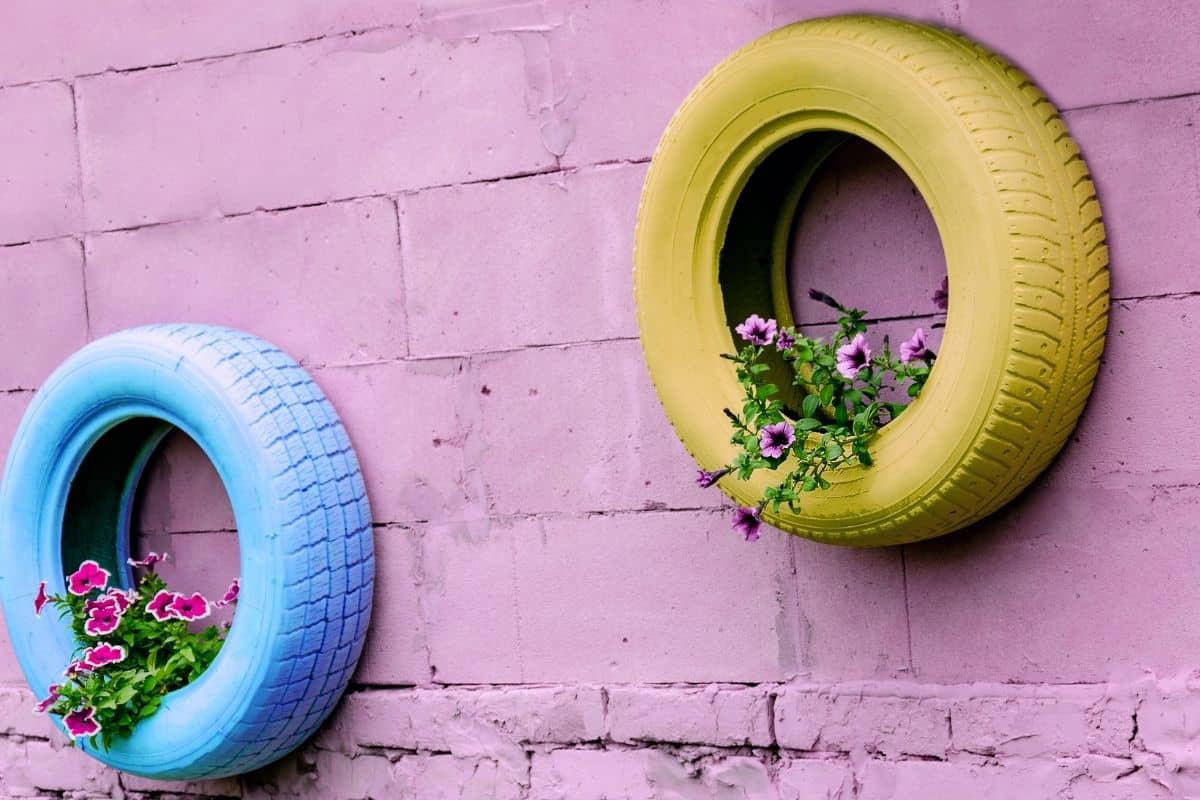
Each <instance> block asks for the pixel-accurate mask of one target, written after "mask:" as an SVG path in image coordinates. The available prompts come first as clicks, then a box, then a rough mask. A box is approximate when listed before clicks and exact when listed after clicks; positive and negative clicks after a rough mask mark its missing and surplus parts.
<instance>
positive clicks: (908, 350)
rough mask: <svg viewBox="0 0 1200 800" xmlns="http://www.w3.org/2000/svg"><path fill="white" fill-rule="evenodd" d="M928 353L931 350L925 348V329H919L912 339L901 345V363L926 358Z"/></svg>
mask: <svg viewBox="0 0 1200 800" xmlns="http://www.w3.org/2000/svg"><path fill="white" fill-rule="evenodd" d="M928 353H929V348H927V347H926V346H925V330H924V329H923V328H917V329H916V331H914V332H913V335H912V338H911V339H909V340H908V341H906V342H901V343H900V362H901V363H902V364H907V363H908V362H910V361H916V360H917V359H919V358H924V357H925V356H926V355H927V354H928Z"/></svg>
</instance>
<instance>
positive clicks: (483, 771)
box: [378, 755, 528, 800]
mask: <svg viewBox="0 0 1200 800" xmlns="http://www.w3.org/2000/svg"><path fill="white" fill-rule="evenodd" d="M522 762H523V764H524V762H525V759H522ZM527 768H528V767H527V765H526V766H524V768H523V769H522V770H520V771H519V772H518V771H513V770H510V769H506V768H505V767H504V765H502V764H501V763H499V762H497V761H496V760H494V759H491V758H486V757H485V758H457V757H455V756H452V755H415V756H405V757H403V758H401V759H400V761H399V763H397V764H396V766H395V772H396V780H395V782H394V783H392V784H389V785H388V786H386V787H383V788H384V789H385V791H383V792H381V793H380V794H379V795H378V796H379V797H389V796H391V797H396V796H399V797H414V798H416V797H419V798H421V800H521V798H524V797H526V796H527V795H526V794H525V792H524V788H525V787H526V786H527V785H528V784H527V772H526V770H527ZM397 790H399V792H398V793H397Z"/></svg>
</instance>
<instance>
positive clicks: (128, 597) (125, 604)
mask: <svg viewBox="0 0 1200 800" xmlns="http://www.w3.org/2000/svg"><path fill="white" fill-rule="evenodd" d="M136 597H137V592H135V591H133V590H130V591H127V592H125V591H121V590H120V589H117V588H115V587H114V588H112V589H109V590H108V594H106V595H104V596H103V597H101V598H100V600H101V601H102V602H103V601H108V602H111V603H115V604H116V607H117V613H118V614H124V613H125V612H126V611H128V610H129V606H130V604H131V603H132V602H133V600H134V598H136Z"/></svg>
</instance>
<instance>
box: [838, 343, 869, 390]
mask: <svg viewBox="0 0 1200 800" xmlns="http://www.w3.org/2000/svg"><path fill="white" fill-rule="evenodd" d="M870 365H871V347H870V345H868V344H867V337H865V336H863V335H862V334H861V333H859V334H856V335H855V336H854V338H853V339H851V340H850V341H849V342H848V343H847V344H844V345H842V346H841V347H839V348H838V349H837V371H838V372H839V373H841V374H842V376H843V377H846V378H850V379H851V380H853V379H854V378H857V377H858V373H860V372H862V371H863V370H864V369H866V368H867V367H869V366H870Z"/></svg>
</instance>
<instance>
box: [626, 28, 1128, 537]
mask: <svg viewBox="0 0 1200 800" xmlns="http://www.w3.org/2000/svg"><path fill="white" fill-rule="evenodd" d="M850 137H859V138H861V139H865V140H866V141H868V142H870V143H871V144H873V145H875V146H876V147H878V148H879V149H881V150H883V151H884V152H885V153H887V154H888V156H889V157H891V158H892V159H893V160H894V161H895V162H896V163H897V164H899V165H900V166H901V167H902V168H903V169H904V171H905V172H906V173H907V174H908V176H909V177H910V178H911V180H912V181H913V183H914V185H915V186H916V187H917V189H918V190H919V191H920V192H921V194H922V196H923V197H924V199H925V201H926V203H928V205H929V207H930V210H931V212H932V214H933V218H934V220H935V221H936V223H937V227H938V231H939V234H940V236H941V238H942V245H943V249H944V252H945V254H946V261H947V268H948V272H949V276H950V311H949V315H948V318H947V327H946V331H945V336H944V340H943V344H942V347H941V350H940V352H939V354H938V360H937V366H936V368H935V369H934V370H933V374H932V376H931V378H930V380H929V383H928V384H927V385H926V387H925V389H924V391H923V392H922V394H921V396H920V398H919V399H918V400H917V401H916V402H914V403H913V404H912V406H911V407H910V408H909V409H908V410H907V411H906V412H905V414H904V415H903V416H902V417H900V418H899V419H898V420H897V421H895V422H893V423H891V424H889V425H887V426H886V427H885V428H883V429H882V430H881V431H880V432H879V434H878V435H877V436H876V437H875V438H874V440H873V442H872V455H873V459H874V461H875V465H874V466H873V467H870V468H862V467H854V468H849V469H845V470H838V471H835V472H834V473H833V474H827V475H826V477H828V478H830V479H831V480H832V481H833V486H832V488H830V489H829V490H827V491H824V492H814V493H812V494H809V495H805V498H804V502H803V508H802V509H801V511H800V512H798V513H793V512H789V511H788V510H787V509H786V508H784V509H782V510H781V512H780V513H773V512H771V511H770V509H769V508H768V509H767V511H766V513H765V514H764V519H765V520H766V521H767V522H769V523H771V524H772V525H775V526H776V527H779V528H782V529H783V530H785V531H789V532H792V533H796V534H799V535H801V536H805V537H808V538H811V539H815V540H818V541H823V542H830V543H834V544H845V545H860V546H870V545H887V544H898V543H904V542H912V541H915V540H919V539H926V538H929V537H933V536H939V535H941V534H945V533H948V532H950V531H953V530H956V529H958V528H962V527H963V526H965V525H968V524H970V523H972V522H974V521H976V520H979V519H981V518H982V517H984V516H985V515H987V514H989V513H991V512H992V511H994V510H996V509H997V508H999V507H1000V506H1002V505H1003V504H1004V503H1006V502H1008V501H1009V500H1011V499H1012V498H1013V497H1015V496H1016V495H1017V494H1018V493H1019V492H1020V491H1021V490H1022V489H1023V488H1024V487H1025V486H1027V485H1028V484H1029V483H1030V481H1032V480H1033V478H1034V477H1035V476H1036V475H1037V474H1038V473H1039V472H1041V471H1042V470H1043V469H1044V468H1045V467H1046V465H1047V464H1048V463H1049V462H1050V460H1051V459H1052V458H1053V457H1054V455H1055V454H1056V453H1057V452H1058V450H1059V449H1060V448H1061V447H1062V445H1063V444H1064V442H1065V441H1066V439H1067V437H1068V436H1069V434H1070V433H1071V431H1072V429H1073V428H1074V427H1075V423H1076V421H1077V419H1078V417H1079V415H1080V413H1081V412H1082V410H1083V407H1084V404H1085V403H1086V401H1087V397H1088V394H1089V392H1090V391H1091V387H1092V382H1093V379H1094V377H1095V375H1096V371H1097V368H1098V364H1099V358H1100V355H1101V352H1102V350H1103V347H1104V335H1105V330H1106V326H1107V314H1108V252H1107V248H1106V246H1105V239H1104V228H1103V225H1102V223H1101V219H1100V206H1099V203H1098V201H1097V198H1096V193H1095V188H1094V187H1093V185H1092V181H1091V179H1090V177H1089V175H1088V170H1087V166H1086V164H1085V163H1084V161H1083V158H1082V156H1081V155H1080V153H1079V148H1078V146H1077V145H1076V143H1075V142H1074V140H1073V139H1072V138H1071V136H1070V135H1069V134H1068V133H1067V130H1066V128H1065V127H1064V125H1063V123H1062V121H1061V120H1060V119H1059V116H1058V113H1057V111H1056V110H1055V108H1054V106H1053V105H1051V103H1050V101H1048V100H1047V99H1046V98H1045V96H1044V95H1043V94H1042V92H1041V91H1040V90H1039V89H1038V88H1037V87H1036V86H1034V84H1033V83H1032V82H1031V81H1030V79H1029V78H1028V77H1026V76H1025V75H1024V74H1023V73H1022V72H1020V71H1019V70H1018V69H1016V68H1015V67H1013V66H1012V65H1011V64H1009V63H1007V62H1006V61H1004V60H1003V59H1002V58H1000V57H999V56H997V55H995V54H994V53H991V52H989V51H987V50H986V49H984V48H983V47H981V46H979V45H978V44H975V43H973V42H971V41H969V40H967V39H965V38H963V37H961V36H958V35H956V34H953V33H950V32H948V31H945V30H941V29H937V28H932V27H928V26H924V25H919V24H914V23H910V22H904V21H900V20H893V19H886V18H879V17H866V16H852V17H835V18H830V19H820V20H812V21H808V22H802V23H798V24H795V25H791V26H789V27H786V28H782V29H780V30H777V31H774V32H772V33H770V34H768V35H766V36H764V37H762V38H761V39H758V40H757V41H754V42H752V43H751V44H749V45H748V46H746V47H745V48H743V49H742V50H740V51H738V52H736V53H735V54H733V55H732V56H730V57H729V58H728V59H727V60H726V61H724V62H723V63H721V64H720V65H718V66H717V67H716V68H715V69H714V70H713V71H712V72H711V73H710V74H709V75H708V76H707V77H706V78H705V79H704V80H703V81H702V82H701V83H700V85H699V86H697V87H696V89H695V90H693V92H692V93H691V95H690V96H689V97H688V98H687V100H686V101H685V102H684V103H683V105H682V106H681V107H680V109H679V110H678V112H677V113H676V115H675V117H674V119H672V121H671V122H670V124H669V126H668V127H667V130H666V132H665V133H664V134H663V137H662V140H661V142H660V143H659V146H658V149H657V151H656V153H655V155H654V158H653V160H652V162H651V165H650V169H649V172H648V174H647V177H646V182H645V187H644V189H643V194H642V202H641V207H640V210H639V215H638V227H637V235H636V250H635V262H636V268H635V287H636V296H637V305H638V320H639V325H640V328H641V336H642V346H643V349H644V352H645V356H646V360H647V362H648V365H649V368H650V372H651V376H652V378H653V380H654V384H655V386H656V388H657V390H658V394H659V397H660V399H661V400H662V403H663V405H664V407H665V409H666V411H667V414H668V416H669V417H670V419H671V421H672V423H673V424H674V426H675V428H676V431H677V433H678V434H679V436H680V438H681V439H682V440H683V443H684V444H685V445H686V446H687V448H688V449H689V451H690V452H691V453H692V455H693V456H694V457H695V458H696V461H697V462H698V463H699V464H700V466H701V467H703V468H705V469H715V468H716V467H718V466H720V465H722V464H725V463H727V462H728V460H729V458H730V457H731V455H732V452H733V450H732V446H731V445H730V444H729V428H728V421H727V420H726V419H725V418H724V416H723V415H722V413H721V409H722V408H737V407H740V405H741V401H740V399H739V398H740V391H739V387H738V385H737V383H736V380H735V377H734V373H733V370H732V369H731V368H730V367H729V365H728V363H727V362H724V361H722V360H721V359H719V358H718V355H719V354H720V353H731V352H734V349H735V345H734V339H733V332H732V327H733V326H734V325H736V324H737V323H738V322H740V321H741V320H743V319H745V318H746V316H747V315H749V314H750V313H760V314H763V315H769V314H772V313H773V314H774V315H775V316H776V318H778V319H779V320H780V321H781V322H782V323H784V324H792V315H791V311H790V308H789V307H788V300H787V297H788V293H787V288H786V258H787V247H788V231H789V230H790V229H791V223H792V217H793V215H794V214H795V211H796V206H797V203H798V201H799V199H800V197H801V194H802V193H803V191H804V188H805V185H806V184H807V182H808V180H809V179H810V178H811V176H812V175H813V173H814V172H815V171H816V169H817V168H818V167H819V166H820V164H821V162H822V161H823V160H824V158H825V157H826V156H828V155H829V154H830V153H831V152H833V150H834V149H836V147H837V146H838V145H839V144H841V143H842V142H843V141H845V140H847V139H848V138H850ZM887 278H888V276H883V279H887ZM785 368H786V367H785V366H784V365H783V364H782V362H779V363H778V364H777V365H776V369H785ZM775 382H776V383H778V384H779V385H780V386H787V385H789V384H790V383H791V381H790V378H787V377H785V378H784V379H783V380H782V381H780V380H778V379H777V380H776V381H775ZM772 477H773V475H771V474H770V473H764V472H759V473H757V474H755V476H754V477H753V479H752V480H751V481H748V482H744V483H741V482H736V481H732V480H729V479H727V481H723V482H722V484H721V486H722V488H724V489H725V491H726V492H727V494H729V495H730V497H732V498H733V499H734V500H735V501H736V502H738V503H739V504H743V505H753V504H756V503H757V499H758V498H760V497H761V496H762V491H763V489H764V488H765V487H766V486H767V485H769V483H770V481H771V478H772Z"/></svg>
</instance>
